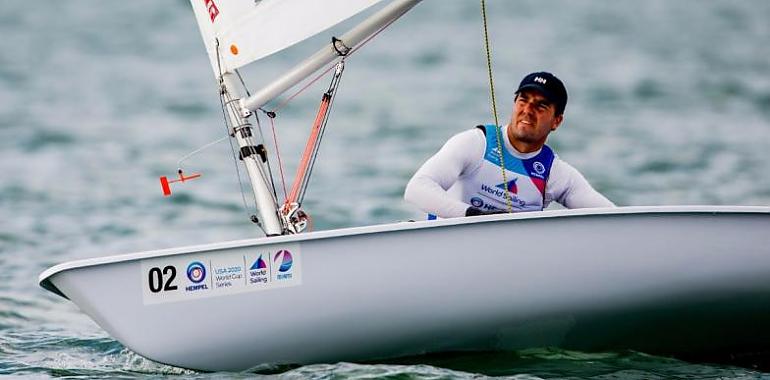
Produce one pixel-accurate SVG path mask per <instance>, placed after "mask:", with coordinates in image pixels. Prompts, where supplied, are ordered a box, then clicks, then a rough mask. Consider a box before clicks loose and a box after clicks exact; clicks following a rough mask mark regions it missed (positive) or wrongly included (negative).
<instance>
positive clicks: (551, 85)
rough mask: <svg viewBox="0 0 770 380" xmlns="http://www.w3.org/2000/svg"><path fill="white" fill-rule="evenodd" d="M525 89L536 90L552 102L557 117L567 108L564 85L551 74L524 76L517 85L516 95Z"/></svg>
mask: <svg viewBox="0 0 770 380" xmlns="http://www.w3.org/2000/svg"><path fill="white" fill-rule="evenodd" d="M527 89H533V90H536V91H538V92H540V93H541V94H543V96H545V97H546V98H547V99H548V100H550V101H551V102H553V104H554V105H555V106H556V114H557V115H561V114H563V113H564V108H566V107H567V89H566V88H564V83H562V82H561V80H559V78H557V77H555V76H554V75H553V74H551V73H547V72H545V71H541V72H537V73H532V74H529V75H527V76H525V77H524V79H522V80H521V83H519V89H518V90H516V95H518V94H519V92H521V91H522V90H527Z"/></svg>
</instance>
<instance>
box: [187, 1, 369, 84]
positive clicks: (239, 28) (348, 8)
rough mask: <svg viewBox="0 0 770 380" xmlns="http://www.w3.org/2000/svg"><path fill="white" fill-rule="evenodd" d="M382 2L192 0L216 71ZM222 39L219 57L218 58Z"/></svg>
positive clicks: (255, 57) (241, 63)
mask: <svg viewBox="0 0 770 380" xmlns="http://www.w3.org/2000/svg"><path fill="white" fill-rule="evenodd" d="M379 1H381V0H190V3H191V4H192V7H193V10H194V11H195V18H196V20H197V21H198V26H199V27H200V30H201V35H202V36H203V41H204V43H205V44H206V51H207V52H208V54H209V59H211V65H212V66H213V68H214V72H215V74H218V73H219V72H220V67H219V66H220V65H221V72H227V71H232V70H234V69H237V68H239V67H241V66H244V65H246V64H248V63H251V62H254V61H256V60H258V59H260V58H263V57H265V56H268V55H270V54H273V53H275V52H277V51H280V50H283V49H285V48H287V47H289V46H291V45H294V44H295V43H297V42H300V41H302V40H304V39H306V38H308V37H311V36H313V35H315V34H317V33H320V32H321V31H323V30H325V29H327V28H330V27H332V26H334V25H335V24H337V23H339V22H341V21H343V20H345V19H347V18H349V17H351V16H353V15H355V14H356V13H358V12H361V11H363V10H364V9H366V8H368V7H370V6H372V5H374V4H376V3H378V2H379ZM217 40H218V41H219V51H220V53H219V59H218V58H217V50H216V49H217Z"/></svg>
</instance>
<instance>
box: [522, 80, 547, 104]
mask: <svg viewBox="0 0 770 380" xmlns="http://www.w3.org/2000/svg"><path fill="white" fill-rule="evenodd" d="M523 90H535V91H537V92H539V93H541V94H543V96H545V97H546V99H548V100H549V101H551V103H553V104H557V100H556V96H554V94H552V93H551V92H550V91H548V90H546V89H545V87H543V86H540V85H537V84H534V83H530V84H525V85H524V86H521V87H519V89H518V90H516V93H517V94H518V93H520V92H522V91H523Z"/></svg>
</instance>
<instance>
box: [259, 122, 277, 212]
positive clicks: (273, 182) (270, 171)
mask: <svg viewBox="0 0 770 380" xmlns="http://www.w3.org/2000/svg"><path fill="white" fill-rule="evenodd" d="M254 118H255V119H256V120H257V130H258V131H259V138H260V139H261V140H262V149H264V150H265V163H267V172H268V174H269V175H270V186H272V188H273V197H275V198H276V199H278V192H277V191H276V190H275V181H274V180H273V168H272V167H271V166H270V160H268V159H267V148H265V145H264V144H265V143H266V141H267V140H265V135H264V133H262V123H260V121H259V114H257V113H256V112H255V113H254Z"/></svg>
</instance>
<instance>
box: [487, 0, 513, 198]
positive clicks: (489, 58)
mask: <svg viewBox="0 0 770 380" xmlns="http://www.w3.org/2000/svg"><path fill="white" fill-rule="evenodd" d="M481 18H482V19H483V20H484V47H485V48H486V51H487V73H489V92H490V94H491V99H492V115H494V117H495V134H496V135H497V156H498V158H499V159H500V167H501V168H502V173H503V188H504V189H503V193H504V194H505V204H506V205H507V206H508V212H513V200H512V199H511V194H510V192H508V178H507V176H506V175H505V156H504V155H503V132H502V128H501V127H500V123H499V122H498V120H497V102H496V101H495V84H494V82H493V81H492V53H491V52H490V50H489V31H488V30H487V3H486V1H484V0H481Z"/></svg>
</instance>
